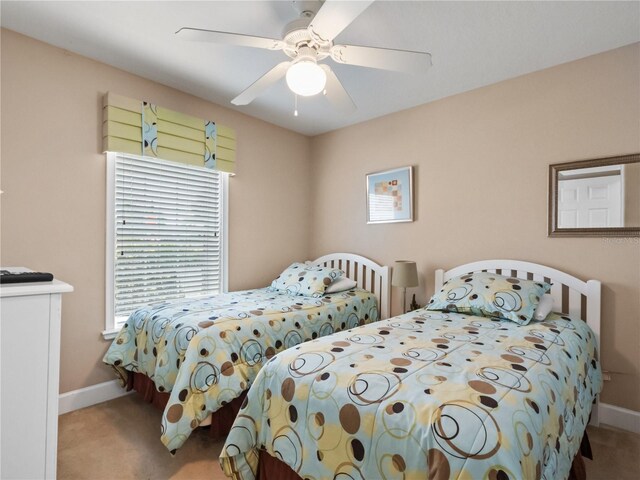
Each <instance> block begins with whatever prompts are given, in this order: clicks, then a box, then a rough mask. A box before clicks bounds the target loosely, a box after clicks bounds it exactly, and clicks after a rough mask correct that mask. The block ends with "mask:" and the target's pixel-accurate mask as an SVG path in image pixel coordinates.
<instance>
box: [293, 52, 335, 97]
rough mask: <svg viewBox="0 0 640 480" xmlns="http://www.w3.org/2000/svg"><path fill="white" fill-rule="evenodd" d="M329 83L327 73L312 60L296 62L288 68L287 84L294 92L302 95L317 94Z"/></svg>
mask: <svg viewBox="0 0 640 480" xmlns="http://www.w3.org/2000/svg"><path fill="white" fill-rule="evenodd" d="M326 84H327V74H326V73H325V72H324V70H323V69H322V68H320V66H319V65H318V64H317V63H316V62H314V61H311V60H302V61H299V62H296V63H294V64H293V65H291V66H290V67H289V70H287V85H288V86H289V88H290V89H291V91H292V92H293V93H295V94H296V95H300V96H302V97H310V96H312V95H317V94H318V93H320V92H321V91H323V90H324V87H325V85H326Z"/></svg>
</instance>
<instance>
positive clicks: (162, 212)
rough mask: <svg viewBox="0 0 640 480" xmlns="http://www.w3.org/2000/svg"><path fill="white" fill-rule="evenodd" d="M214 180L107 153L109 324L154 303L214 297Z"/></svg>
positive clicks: (218, 211)
mask: <svg viewBox="0 0 640 480" xmlns="http://www.w3.org/2000/svg"><path fill="white" fill-rule="evenodd" d="M222 175H224V174H223V173H220V172H217V171H214V170H210V169H205V168H202V167H195V166H191V165H186V164H179V163H172V162H166V161H159V160H155V159H151V158H147V157H136V156H132V155H125V154H116V155H115V181H114V188H115V191H114V193H115V195H114V200H115V202H114V203H115V214H114V222H115V225H114V231H115V239H114V240H115V243H114V248H113V254H114V258H113V265H114V266H113V296H114V306H113V313H114V316H115V326H116V327H117V326H118V324H119V323H122V322H123V321H124V320H126V318H127V317H128V316H129V314H130V313H132V312H133V311H134V310H135V309H136V308H138V307H140V306H143V305H146V304H149V303H152V302H157V301H160V300H168V299H176V298H183V297H196V296H202V295H205V294H215V293H219V292H220V291H221V284H222V281H221V275H222V253H221V252H222V246H221V238H222V232H221V228H222V226H223V222H222V205H221V202H222V198H223V196H222V192H221V191H222V188H223V184H222V179H221V177H222Z"/></svg>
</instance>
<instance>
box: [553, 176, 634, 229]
mask: <svg viewBox="0 0 640 480" xmlns="http://www.w3.org/2000/svg"><path fill="white" fill-rule="evenodd" d="M623 185H624V166H623V165H614V166H609V167H596V168H581V169H576V170H567V171H564V172H561V173H560V175H559V178H558V227H559V228H603V227H622V226H624V225H623V219H624V202H623V201H622V199H623Z"/></svg>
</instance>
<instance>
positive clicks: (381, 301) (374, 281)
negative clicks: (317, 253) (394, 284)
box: [313, 253, 391, 320]
mask: <svg viewBox="0 0 640 480" xmlns="http://www.w3.org/2000/svg"><path fill="white" fill-rule="evenodd" d="M313 263H314V264H317V265H323V266H327V267H332V268H339V269H341V270H342V271H344V273H345V275H346V276H347V277H348V278H350V279H352V280H355V281H356V282H357V283H358V287H359V288H364V289H365V290H369V291H370V292H372V293H373V294H375V296H376V297H378V305H379V309H380V310H379V312H380V319H381V320H384V319H386V318H389V315H390V312H391V284H390V282H389V271H390V269H389V267H388V266H385V265H378V264H377V263H376V262H374V261H373V260H369V259H368V258H366V257H362V256H360V255H356V254H354V253H330V254H328V255H323V256H322V257H319V258H316V259H315V260H313Z"/></svg>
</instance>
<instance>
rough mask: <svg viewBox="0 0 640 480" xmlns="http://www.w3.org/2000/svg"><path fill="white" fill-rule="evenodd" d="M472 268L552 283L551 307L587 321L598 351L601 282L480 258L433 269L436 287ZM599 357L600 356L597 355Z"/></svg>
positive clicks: (594, 421)
mask: <svg viewBox="0 0 640 480" xmlns="http://www.w3.org/2000/svg"><path fill="white" fill-rule="evenodd" d="M473 272H491V273H497V274H498V275H504V276H507V277H515V278H522V279H526V280H542V281H545V282H547V283H552V286H551V292H550V293H551V296H552V297H553V311H555V312H564V313H568V314H569V315H571V316H573V317H578V318H581V319H582V320H584V321H585V322H587V325H589V327H591V330H593V332H594V333H595V335H596V342H597V344H598V352H599V351H600V298H601V290H602V288H601V284H600V282H599V281H598V280H587V281H586V282H583V281H582V280H580V279H579V278H576V277H574V276H572V275H569V274H568V273H565V272H561V271H560V270H556V269H555V268H551V267H547V266H545V265H539V264H537V263H530V262H523V261H519V260H482V261H479V262H473V263H467V264H465V265H460V266H459V267H455V268H452V269H451V270H446V271H445V270H443V269H438V270H436V283H435V288H436V291H438V290H440V289H441V288H442V285H443V283H444V282H446V281H447V280H449V279H451V278H453V277H458V276H460V275H465V274H467V273H473ZM600 358H602V357H600ZM591 424H595V425H597V424H598V404H597V403H596V405H595V408H594V409H593V412H592V415H591Z"/></svg>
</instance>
